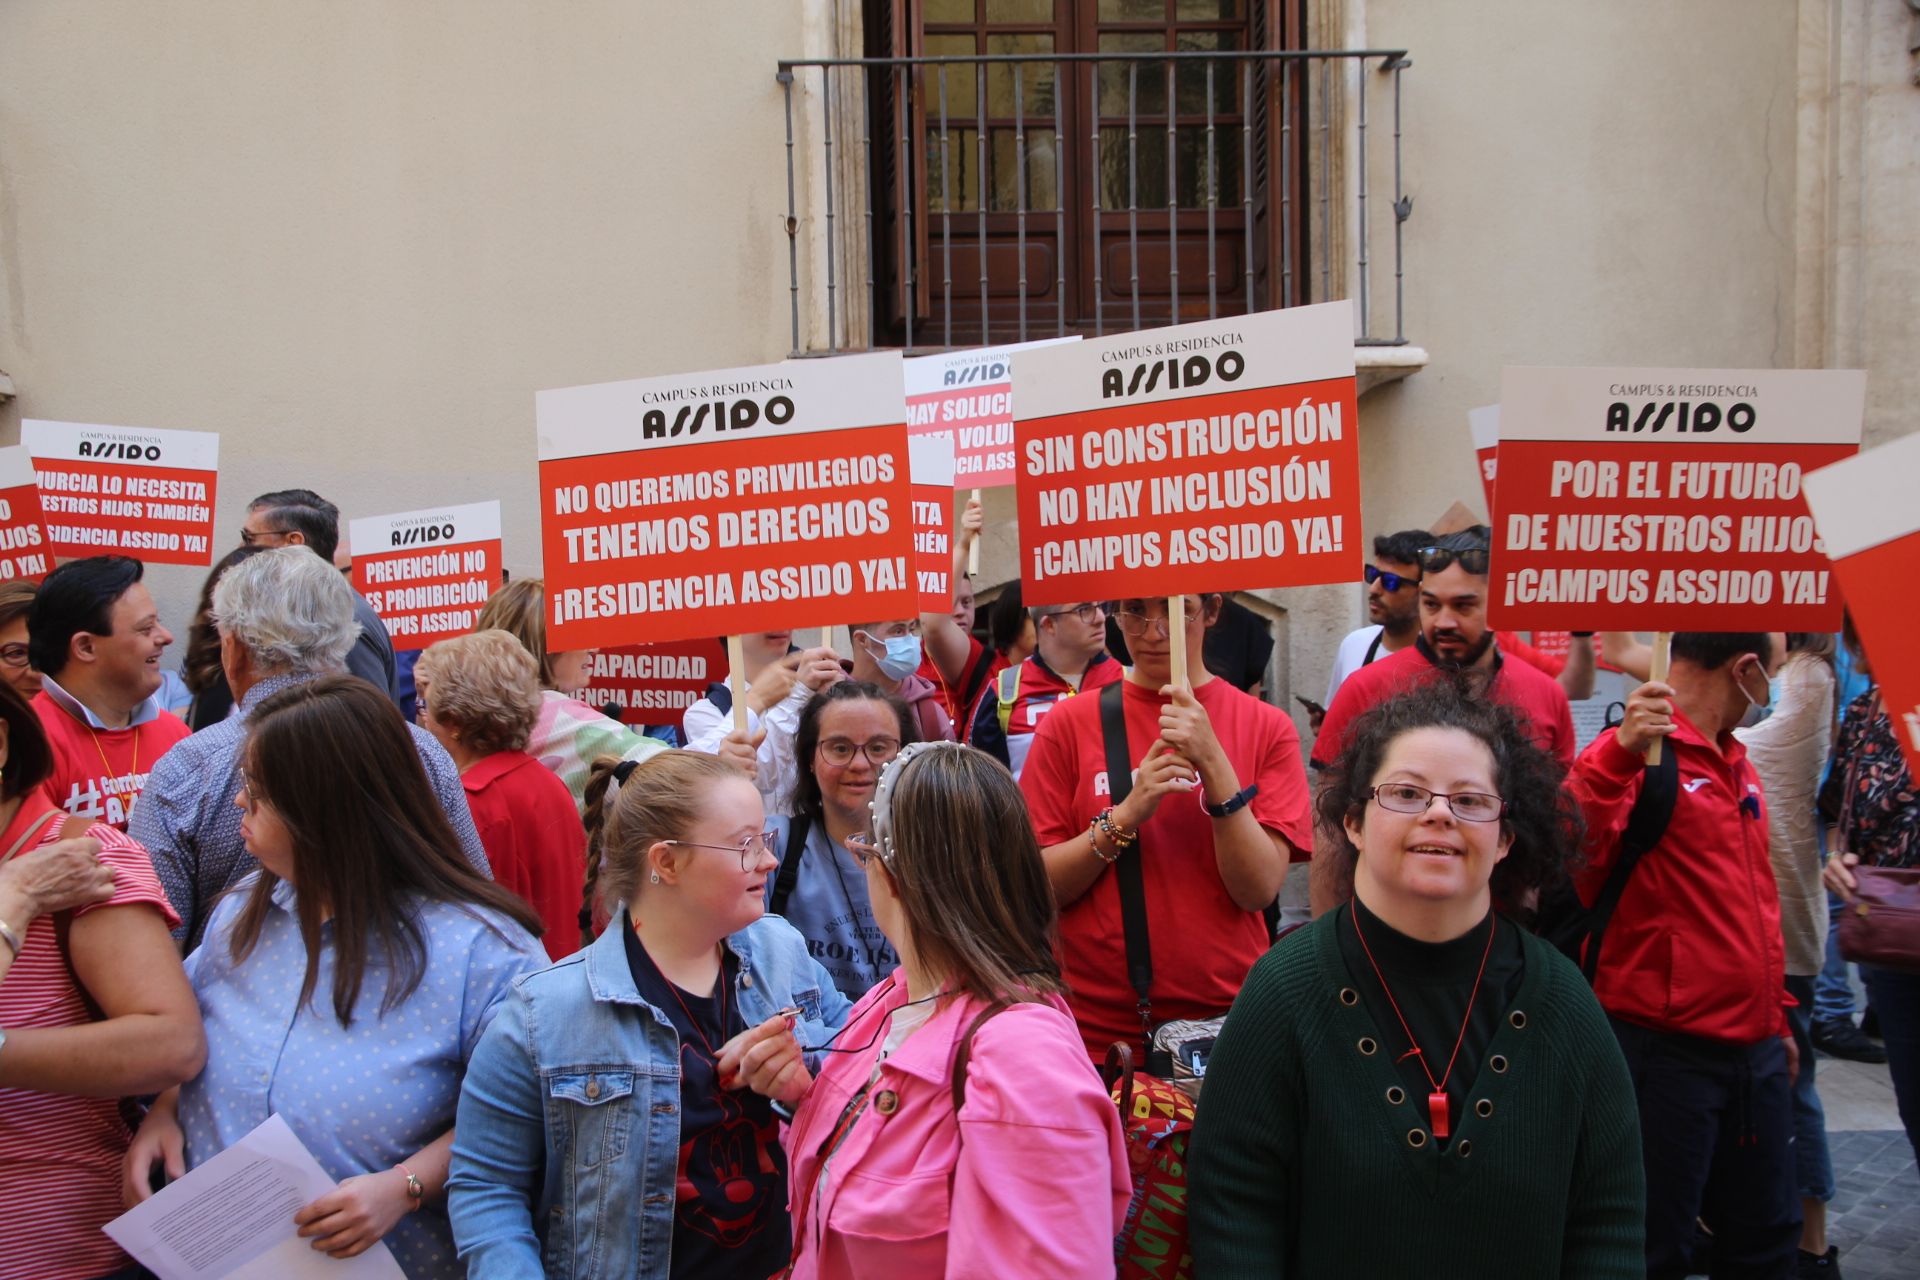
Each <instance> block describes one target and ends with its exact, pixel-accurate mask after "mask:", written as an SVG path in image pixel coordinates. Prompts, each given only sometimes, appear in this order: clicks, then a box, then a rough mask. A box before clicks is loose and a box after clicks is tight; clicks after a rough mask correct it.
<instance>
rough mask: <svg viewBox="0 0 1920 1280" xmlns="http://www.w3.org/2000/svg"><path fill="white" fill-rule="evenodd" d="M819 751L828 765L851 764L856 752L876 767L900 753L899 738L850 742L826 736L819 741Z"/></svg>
mask: <svg viewBox="0 0 1920 1280" xmlns="http://www.w3.org/2000/svg"><path fill="white" fill-rule="evenodd" d="M819 751H820V758H821V759H823V760H825V761H826V762H827V763H828V764H830V765H835V766H844V765H849V764H852V763H853V757H854V755H855V754H856V753H857V754H859V755H863V756H865V757H866V758H867V763H869V764H871V765H872V766H873V767H874V768H876V769H878V768H879V767H880V766H881V765H883V764H885V763H887V761H889V760H891V759H893V758H894V757H895V756H897V755H899V754H900V739H898V738H875V739H873V740H872V741H870V742H852V741H849V740H848V739H846V738H827V739H825V740H823V741H822V742H821V743H820V746H819Z"/></svg>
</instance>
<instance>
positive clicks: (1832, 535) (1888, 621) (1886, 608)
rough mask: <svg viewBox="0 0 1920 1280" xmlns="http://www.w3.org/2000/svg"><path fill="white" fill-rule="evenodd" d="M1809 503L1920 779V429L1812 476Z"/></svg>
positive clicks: (1896, 730)
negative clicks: (1916, 606) (1918, 608)
mask: <svg viewBox="0 0 1920 1280" xmlns="http://www.w3.org/2000/svg"><path fill="white" fill-rule="evenodd" d="M1806 494H1807V506H1808V508H1809V509H1810V510H1811V511H1812V512H1813V519H1814V523H1815V524H1816V525H1818V526H1819V528H1820V536H1821V537H1822V538H1823V539H1825V541H1826V544H1827V554H1828V555H1829V556H1831V557H1833V572H1834V576H1835V577H1837V578H1839V580H1840V590H1841V591H1842V592H1843V593H1844V594H1845V596H1846V601H1847V610H1848V612H1849V613H1850V614H1851V615H1852V617H1853V626H1854V630H1855V631H1856V632H1857V633H1858V634H1859V637H1860V643H1861V644H1862V646H1864V647H1865V649H1866V651H1867V657H1868V660H1869V661H1870V662H1871V663H1872V665H1873V676H1874V679H1875V680H1876V681H1877V682H1878V683H1879V686H1880V696H1881V697H1882V698H1883V699H1885V701H1886V708H1887V716H1888V718H1889V719H1890V720H1891V721H1892V723H1893V736H1894V737H1896V738H1898V739H1899V740H1900V750H1901V751H1902V752H1904V753H1905V754H1906V757H1907V769H1908V771H1909V772H1911V773H1912V774H1913V776H1914V777H1916V778H1920V627H1915V626H1914V611H1913V581H1914V577H1915V575H1916V574H1920V435H1907V436H1902V437H1901V438H1900V439H1898V440H1895V441H1893V442H1892V443H1891V444H1884V445H1881V446H1880V447H1879V448H1877V449H1869V450H1867V451H1866V452H1865V453H1863V454H1861V455H1859V456H1858V457H1856V458H1849V459H1847V460H1845V461H1843V462H1837V463H1835V464H1834V465H1833V466H1830V467H1826V468H1824V469H1822V470H1820V471H1815V472H1811V473H1809V474H1808V476H1807V485H1806Z"/></svg>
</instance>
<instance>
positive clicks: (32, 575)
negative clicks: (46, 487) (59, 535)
mask: <svg viewBox="0 0 1920 1280" xmlns="http://www.w3.org/2000/svg"><path fill="white" fill-rule="evenodd" d="M52 571H53V552H52V551H51V550H50V549H49V547H48V543H47V527H46V517H45V516H44V515H43V514H42V513H41V510H40V490H39V489H38V488H36V487H35V485H34V481H33V458H32V456H31V455H30V454H28V452H27V450H26V447H25V446H24V445H14V446H12V447H11V448H6V449H0V582H11V581H14V580H15V579H19V578H25V579H27V580H29V581H32V582H38V581H40V579H42V578H44V577H46V576H47V574H49V573H51V572H52Z"/></svg>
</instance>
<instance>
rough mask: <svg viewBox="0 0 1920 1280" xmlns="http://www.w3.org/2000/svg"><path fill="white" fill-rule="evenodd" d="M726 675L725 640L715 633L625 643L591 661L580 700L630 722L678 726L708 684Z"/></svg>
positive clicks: (704, 691)
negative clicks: (670, 640)
mask: <svg viewBox="0 0 1920 1280" xmlns="http://www.w3.org/2000/svg"><path fill="white" fill-rule="evenodd" d="M726 678H727V647H726V643H725V642H724V641H722V640H719V639H717V638H715V637H711V636H709V637H706V638H704V639H699V640H677V641H674V642H673V643H671V644H628V645H620V646H618V647H616V648H612V649H601V650H599V651H598V652H597V653H595V654H594V655H593V657H592V658H590V659H588V661H587V687H586V690H585V691H584V692H582V693H581V695H580V701H582V702H584V703H586V704H587V705H588V706H591V707H599V708H600V709H602V710H604V711H606V712H607V713H608V714H609V715H612V716H615V717H616V718H617V719H619V720H620V721H622V722H623V723H626V724H647V725H651V724H673V725H677V724H679V723H680V718H681V717H682V716H684V715H685V714H686V711H687V708H688V707H690V706H692V705H693V704H694V703H696V702H698V701H700V699H701V698H703V697H705V696H706V693H707V686H708V685H712V684H720V683H724V682H725V681H726Z"/></svg>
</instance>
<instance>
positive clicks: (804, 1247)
mask: <svg viewBox="0 0 1920 1280" xmlns="http://www.w3.org/2000/svg"><path fill="white" fill-rule="evenodd" d="M906 993H907V983H906V976H905V975H904V974H903V973H901V972H899V971H898V970H896V971H895V972H894V975H893V976H892V977H891V978H889V979H887V980H886V981H884V982H882V983H880V984H879V985H878V986H876V987H875V988H874V989H873V990H872V991H870V992H869V993H868V994H867V995H866V997H865V998H864V999H862V1000H861V1001H860V1003H859V1004H858V1005H856V1006H855V1007H854V1010H853V1013H852V1014H851V1016H850V1017H849V1019H848V1022H847V1027H846V1030H845V1032H844V1033H843V1034H842V1035H841V1037H840V1039H839V1040H838V1041H837V1042H836V1044H837V1045H844V1046H846V1047H848V1048H855V1047H858V1046H861V1045H865V1044H867V1042H868V1040H869V1038H871V1039H872V1044H871V1046H870V1047H868V1048H867V1049H866V1050H865V1051H864V1052H861V1053H846V1054H829V1055H827V1063H826V1065H825V1066H823V1067H822V1068H821V1072H820V1075H819V1077H818V1078H817V1079H816V1080H815V1081H814V1083H813V1089H812V1091H811V1092H809V1093H808V1094H807V1096H806V1098H805V1099H804V1100H803V1101H802V1102H801V1104H800V1107H799V1110H798V1111H797V1112H796V1113H795V1114H794V1118H793V1124H792V1126H791V1127H790V1129H789V1131H788V1134H787V1142H786V1147H787V1152H788V1155H789V1162H790V1168H789V1177H788V1186H789V1188H790V1190H789V1192H788V1195H789V1208H790V1210H791V1212H792V1215H793V1223H794V1231H795V1236H796V1239H795V1243H794V1267H793V1275H794V1277H795V1280H813V1278H815V1277H818V1278H819V1280H840V1278H841V1277H855V1276H895V1277H901V1278H902V1280H904V1278H905V1277H909V1276H911V1277H914V1280H920V1277H934V1276H945V1277H949V1278H953V1277H988V1276H990V1277H994V1278H995V1280H1000V1278H1001V1277H1005V1276H1020V1277H1022V1280H1057V1278H1065V1277H1074V1278H1076V1280H1077V1278H1079V1277H1095V1276H1098V1277H1102V1280H1108V1278H1110V1277H1111V1276H1112V1275H1113V1272H1114V1260H1113V1237H1114V1234H1115V1233H1116V1232H1118V1231H1119V1229H1120V1227H1121V1224H1122V1221H1123V1219H1124V1218H1125V1216H1126V1209H1127V1199H1128V1195H1129V1192H1130V1190H1131V1181H1130V1178H1129V1175H1128V1171H1127V1155H1126V1147H1125V1145H1124V1143H1123V1141H1122V1138H1121V1130H1120V1117H1119V1114H1118V1112H1117V1111H1116V1110H1115V1108H1114V1105H1113V1103H1112V1102H1111V1101H1110V1100H1109V1098H1108V1096H1107V1091H1106V1090H1105V1089H1104V1088H1103V1087H1101V1084H1100V1077H1099V1075H1098V1074H1097V1073H1096V1072H1095V1071H1094V1069H1093V1065H1092V1063H1091V1062H1089V1061H1088V1060H1087V1051H1086V1048H1085V1046H1084V1045H1082V1044H1081V1042H1080V1033H1079V1031H1078V1030H1076V1029H1075V1027H1074V1022H1073V1018H1072V1016H1071V1015H1070V1014H1069V1013H1068V1012H1067V1011H1066V1006H1065V1005H1037V1004H1019V1005H1015V1006H1013V1007H1011V1008H1009V1009H1006V1010H1004V1011H1003V1012H1001V1013H999V1014H996V1015H995V1016H994V1017H993V1018H992V1019H990V1020H989V1021H988V1022H987V1023H986V1025H984V1026H983V1027H981V1029H980V1031H979V1033H978V1034H977V1035H976V1036H975V1037H974V1040H973V1049H972V1052H971V1058H970V1061H969V1063H968V1068H967V1081H966V1105H965V1106H964V1108H963V1109H962V1110H961V1112H960V1113H959V1115H958V1117H956V1116H955V1114H954V1109H953V1086H952V1081H951V1072H952V1068H953V1059H954V1054H955V1052H956V1050H957V1049H958V1048H959V1041H960V1037H961V1035H962V1034H963V1033H964V1032H965V1031H966V1029H967V1027H968V1026H969V1025H970V1024H971V1023H972V1022H973V1019H974V1017H975V1016H976V1015H977V1014H979V1013H980V1011H981V1010H982V1009H983V1008H985V1005H984V1004H982V1003H981V1002H980V1001H978V1000H975V999H973V998H972V997H970V996H963V997H961V998H959V999H956V1000H953V1001H951V1002H949V1003H947V1004H946V1005H945V1007H943V1008H941V1009H940V1010H939V1011H938V1012H937V1013H935V1014H934V1015H933V1017H932V1018H931V1019H930V1020H929V1021H928V1022H927V1023H926V1025H925V1026H922V1027H921V1028H920V1029H919V1030H918V1031H916V1032H914V1033H913V1034H912V1035H911V1036H909V1037H908V1038H907V1040H906V1042H905V1043H904V1044H902V1045H901V1046H900V1048H899V1050H898V1052H896V1053H895V1054H894V1055H893V1056H892V1057H890V1058H888V1059H886V1061H885V1062H884V1063H882V1064H881V1066H880V1077H879V1079H878V1081H877V1082H875V1084H874V1085H873V1088H872V1090H871V1091H870V1093H869V1095H868V1098H867V1101H866V1103H865V1106H864V1109H863V1110H861V1111H860V1113H859V1115H858V1118H857V1119H856V1120H855V1121H854V1122H853V1125H852V1127H851V1129H850V1130H849V1131H848V1133H847V1135H846V1137H845V1138H844V1139H843V1140H842V1141H841V1142H840V1143H839V1145H838V1147H837V1149H835V1150H834V1151H833V1152H832V1159H831V1161H830V1163H829V1164H828V1167H827V1173H826V1176H825V1177H824V1178H821V1177H820V1176H819V1175H820V1171H821V1164H822V1156H823V1155H824V1154H825V1152H824V1151H823V1148H824V1147H826V1146H827V1144H828V1142H829V1140H830V1138H831V1137H832V1135H833V1131H834V1129H835V1127H836V1124H837V1123H838V1122H839V1120H840V1118H841V1116H842V1114H843V1112H845V1110H846V1108H847V1104H848V1102H849V1101H850V1100H851V1099H852V1098H854V1096H855V1095H857V1094H858V1093H859V1091H860V1089H861V1087H862V1086H863V1085H865V1084H866V1082H867V1080H868V1078H869V1077H870V1076H871V1075H872V1074H873V1069H874V1062H875V1061H876V1060H877V1059H878V1058H879V1055H880V1047H881V1045H882V1043H883V1042H884V1041H885V1038H886V1030H885V1026H884V1023H885V1021H886V1018H887V1015H888V1014H890V1013H891V1012H892V1011H893V1010H895V1009H898V1008H899V1007H900V1006H901V1005H903V1004H904V1003H905V1002H906V998H907V994H906ZM809 1200H811V1201H812V1203H808V1201H809Z"/></svg>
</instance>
